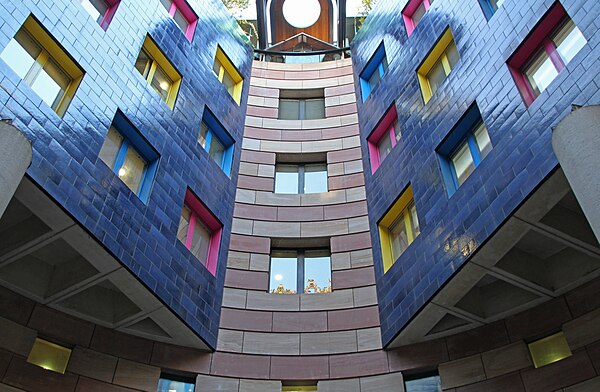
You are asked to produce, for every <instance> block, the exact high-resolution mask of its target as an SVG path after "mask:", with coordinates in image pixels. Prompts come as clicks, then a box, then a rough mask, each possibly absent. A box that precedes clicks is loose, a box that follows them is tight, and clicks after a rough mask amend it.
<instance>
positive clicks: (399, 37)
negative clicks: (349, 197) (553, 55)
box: [352, 0, 600, 345]
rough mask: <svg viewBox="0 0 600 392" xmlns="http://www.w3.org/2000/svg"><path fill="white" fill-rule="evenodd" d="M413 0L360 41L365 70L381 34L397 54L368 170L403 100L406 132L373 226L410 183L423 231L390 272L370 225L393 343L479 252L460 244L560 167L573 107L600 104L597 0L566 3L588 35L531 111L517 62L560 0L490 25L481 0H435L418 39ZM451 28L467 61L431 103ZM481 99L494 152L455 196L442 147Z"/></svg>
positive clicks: (364, 106) (391, 8)
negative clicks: (426, 69) (425, 88)
mask: <svg viewBox="0 0 600 392" xmlns="http://www.w3.org/2000/svg"><path fill="white" fill-rule="evenodd" d="M406 3H407V1H406V0H402V1H396V0H380V2H379V4H378V5H377V7H376V9H375V10H374V11H373V12H372V13H371V14H370V15H369V17H368V18H367V20H366V22H365V24H364V25H363V27H362V29H361V30H360V31H359V34H358V35H357V37H356V38H355V40H354V41H353V43H352V55H353V59H354V71H355V74H360V72H361V71H362V69H363V68H364V66H365V64H366V63H367V61H368V60H369V58H370V57H371V55H372V54H373V52H374V51H375V49H376V48H377V46H378V45H379V43H380V42H381V41H382V40H383V41H384V43H385V50H386V53H387V58H388V62H389V69H388V71H387V73H386V75H385V76H384V77H383V79H382V80H381V81H380V85H379V86H378V88H376V89H375V91H374V92H373V94H372V95H371V97H370V98H369V99H367V101H366V102H364V103H362V102H358V114H359V123H360V128H361V139H362V149H363V157H364V163H365V165H366V166H367V167H368V165H369V160H368V148H367V143H366V138H367V136H368V134H369V133H370V132H371V131H372V130H373V128H374V127H375V125H376V123H377V121H378V120H379V119H380V118H381V117H382V116H383V114H384V112H385V110H386V109H387V108H388V107H389V106H390V105H391V104H392V102H394V101H395V103H396V107H397V109H398V117H399V121H400V124H401V126H402V139H401V141H400V142H399V143H398V145H397V146H396V147H395V148H394V150H393V151H392V152H391V154H390V155H389V156H388V157H387V158H386V159H385V161H384V162H383V163H382V164H381V166H380V167H379V169H378V170H377V171H376V172H375V174H374V175H371V171H370V170H365V176H366V188H367V201H368V206H369V215H370V223H371V227H372V228H376V227H377V222H378V221H379V220H380V219H381V217H382V216H383V215H384V213H385V212H386V210H387V209H388V208H389V207H390V206H391V205H392V203H393V202H394V200H395V199H396V198H397V197H398V196H399V195H400V194H401V192H402V190H403V189H405V188H406V187H407V186H408V184H409V183H410V184H412V187H413V191H414V199H415V204H416V206H417V211H418V216H419V221H420V224H421V230H422V232H421V235H420V236H418V237H417V238H416V240H415V241H414V242H413V243H412V244H411V245H410V246H409V248H408V250H407V251H406V252H404V254H402V255H401V256H400V258H399V259H398V260H397V261H396V263H395V264H394V265H393V267H392V268H391V269H390V270H389V271H388V272H387V273H386V274H385V275H384V274H383V268H382V262H381V249H380V245H379V234H378V233H377V230H371V236H372V242H373V253H374V257H375V269H376V276H377V292H378V298H379V307H380V315H381V328H382V336H383V343H384V345H387V344H389V343H390V342H391V340H392V339H393V338H394V337H395V336H396V335H397V334H398V333H399V332H400V331H401V330H402V328H403V327H404V326H405V325H406V324H407V322H408V321H409V320H411V318H412V317H414V316H415V315H416V313H417V312H418V311H419V309H420V308H422V307H423V306H424V305H425V304H426V303H427V302H428V301H429V300H430V299H431V298H432V296H433V295H434V293H435V292H436V291H437V290H438V289H439V288H440V287H442V286H443V285H444V283H446V282H447V281H448V279H450V277H451V276H452V275H453V274H454V273H455V272H456V271H457V270H458V269H459V268H460V267H461V265H463V264H464V262H465V261H466V260H467V259H468V257H470V255H471V254H472V252H471V253H469V252H467V253H468V254H467V256H465V255H463V253H462V252H461V248H463V246H464V245H467V244H468V243H469V241H471V240H473V243H474V244H475V245H476V247H479V246H481V245H482V244H483V243H484V242H485V241H486V239H488V238H489V237H490V235H491V234H492V233H493V232H494V231H495V230H496V229H497V228H498V227H499V225H500V224H501V223H502V222H503V221H504V220H505V219H506V218H507V217H508V216H509V215H510V213H511V212H512V211H514V210H515V208H516V207H517V206H519V204H520V203H522V202H523V200H524V199H525V198H526V197H527V196H528V195H529V194H530V193H531V192H532V191H533V190H534V189H535V188H536V187H537V186H538V185H539V184H540V183H541V182H542V181H543V180H544V179H545V178H546V177H547V176H548V175H549V174H550V173H552V172H553V170H555V169H556V167H557V165H558V162H557V159H556V157H555V155H554V153H553V151H552V147H551V128H552V126H553V125H555V124H557V123H558V122H559V121H560V119H561V118H563V117H564V116H565V115H566V114H567V113H568V112H569V111H570V110H571V104H577V105H590V104H598V103H600V90H599V86H600V66H599V60H598V59H599V57H600V46H599V45H598V44H599V42H600V33H599V32H598V28H599V27H600V7H598V2H597V1H589V0H563V1H561V3H562V4H563V6H564V8H565V9H566V11H567V13H568V14H569V16H570V17H571V19H572V20H573V21H574V22H575V24H576V25H577V26H578V27H579V29H580V30H581V31H582V32H583V35H584V36H585V37H586V39H587V40H588V44H587V45H586V46H585V47H584V48H583V49H582V50H581V51H580V52H579V54H577V56H576V57H575V58H574V59H573V60H572V61H571V63H569V64H568V66H567V67H566V69H565V70H564V71H563V72H562V73H561V74H560V75H559V76H558V77H557V78H556V79H555V80H554V82H553V83H552V84H551V86H550V87H549V88H548V89H547V90H546V91H544V93H542V95H541V96H540V97H538V98H537V99H536V101H535V102H534V103H533V104H532V105H531V106H530V107H529V108H527V107H526V106H525V104H524V103H523V100H522V99H521V96H520V94H519V92H518V90H517V87H516V85H515V83H514V81H513V78H512V77H511V75H510V73H509V70H508V67H507V66H506V60H507V59H508V58H509V56H510V55H511V54H512V53H513V52H514V51H515V49H516V48H517V47H518V46H519V44H520V43H521V42H522V41H523V39H524V38H525V37H526V36H527V34H528V33H529V31H531V29H532V28H533V27H534V26H535V24H536V23H537V22H538V21H539V20H540V18H541V17H542V16H543V14H544V13H545V12H546V11H547V10H548V9H549V8H550V6H551V5H552V4H553V1H550V0H532V1H527V2H523V1H519V0H506V1H505V2H504V3H503V5H502V6H501V7H500V9H499V10H498V11H497V12H496V14H495V15H494V16H493V17H492V18H491V20H490V21H489V22H488V21H487V20H486V18H485V16H484V14H483V12H482V10H481V8H480V6H479V3H478V1H477V0H436V1H435V2H434V3H433V5H432V7H431V8H430V9H429V11H428V12H427V13H426V15H425V16H424V18H423V19H422V21H421V22H420V24H419V25H418V26H417V27H416V29H415V31H414V32H413V34H411V36H410V38H408V37H407V34H406V29H405V26H404V22H403V20H402V16H401V14H400V12H401V11H402V9H403V8H404V6H405V5H406ZM448 26H450V28H451V30H452V34H453V35H454V39H455V42H456V45H457V47H458V51H459V53H460V60H459V62H458V64H457V65H456V67H455V68H454V69H453V70H452V72H451V73H450V75H449V77H448V78H447V79H446V81H445V82H444V83H443V84H442V86H441V87H440V88H439V90H438V91H437V92H436V93H435V94H434V96H433V98H432V99H431V100H430V101H429V102H428V103H427V104H426V105H425V104H424V103H423V98H422V95H421V92H420V90H419V84H418V80H417V75H416V70H417V68H418V67H419V65H420V64H421V62H422V61H423V59H424V58H425V56H426V55H427V53H428V52H429V51H430V50H431V48H432V47H433V45H434V44H435V42H436V40H437V39H438V38H439V37H440V36H441V34H442V33H443V32H444V30H445V29H446V27H448ZM356 80H357V81H358V78H357V79H356ZM355 84H356V88H357V92H358V91H359V85H358V82H355ZM359 101H360V100H359ZM474 101H475V102H477V105H478V106H479V108H480V110H481V114H482V117H483V121H484V122H485V124H486V126H487V128H488V131H489V134H490V137H491V140H492V144H493V147H494V149H493V150H492V152H491V153H490V155H489V156H488V157H487V158H486V159H485V160H484V161H483V162H482V164H481V165H480V166H479V167H478V168H477V169H476V171H475V172H474V174H472V175H471V176H470V177H469V178H468V179H467V181H466V182H465V183H464V184H463V185H462V186H461V187H460V188H459V189H458V191H457V192H456V193H455V194H454V195H453V196H452V197H451V198H450V199H449V198H448V196H447V193H446V190H445V188H444V186H445V185H444V181H443V179H442V175H441V169H440V166H439V161H438V159H437V156H436V153H435V149H436V147H437V146H438V145H439V144H440V143H441V141H442V140H443V139H444V137H445V136H446V135H447V134H448V133H449V131H450V130H451V129H452V127H453V126H454V124H455V123H456V122H457V121H458V119H459V118H460V117H461V115H462V114H463V113H464V112H465V111H466V110H467V109H468V108H469V106H470V105H471V104H472V103H473V102H474Z"/></svg>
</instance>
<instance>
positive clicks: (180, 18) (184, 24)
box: [173, 9, 190, 33]
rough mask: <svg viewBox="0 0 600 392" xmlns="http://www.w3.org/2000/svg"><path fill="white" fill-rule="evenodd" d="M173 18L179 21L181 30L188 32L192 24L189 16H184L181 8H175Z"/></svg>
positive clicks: (176, 21) (178, 24)
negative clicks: (188, 18)
mask: <svg viewBox="0 0 600 392" xmlns="http://www.w3.org/2000/svg"><path fill="white" fill-rule="evenodd" d="M173 20H174V21H175V23H177V26H179V28H180V29H181V31H183V32H184V33H185V32H187V29H188V27H189V26H190V24H189V22H188V20H187V18H186V17H185V16H183V14H182V13H181V11H179V9H176V10H175V15H173Z"/></svg>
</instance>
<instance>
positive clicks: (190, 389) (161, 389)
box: [157, 378, 194, 392]
mask: <svg viewBox="0 0 600 392" xmlns="http://www.w3.org/2000/svg"><path fill="white" fill-rule="evenodd" d="M157 392H194V384H192V383H185V382H181V381H173V380H168V379H164V378H161V379H160V380H158V390H157Z"/></svg>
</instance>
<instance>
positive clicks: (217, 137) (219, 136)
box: [198, 108, 234, 176]
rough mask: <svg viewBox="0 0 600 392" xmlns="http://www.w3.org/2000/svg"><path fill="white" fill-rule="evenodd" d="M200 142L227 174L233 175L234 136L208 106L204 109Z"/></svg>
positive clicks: (199, 135) (199, 134) (199, 136)
mask: <svg viewBox="0 0 600 392" xmlns="http://www.w3.org/2000/svg"><path fill="white" fill-rule="evenodd" d="M198 144H200V146H201V147H202V148H203V149H204V150H205V151H206V152H207V153H208V155H210V157H211V158H212V159H213V161H215V162H216V164H217V165H219V167H220V168H221V169H222V170H223V172H224V173H225V174H226V175H227V176H231V163H232V161H233V145H234V141H233V138H232V137H231V136H230V135H229V133H227V131H226V130H225V128H223V126H222V125H221V123H219V121H218V120H217V119H216V117H215V116H214V114H212V113H211V111H210V110H208V108H207V109H206V110H204V115H203V116H202V122H201V124H200V132H199V133H198Z"/></svg>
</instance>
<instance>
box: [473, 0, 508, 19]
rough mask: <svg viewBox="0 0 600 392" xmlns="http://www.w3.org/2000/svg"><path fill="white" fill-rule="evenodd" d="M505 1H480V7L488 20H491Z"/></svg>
mask: <svg viewBox="0 0 600 392" xmlns="http://www.w3.org/2000/svg"><path fill="white" fill-rule="evenodd" d="M503 3H504V0H479V5H480V6H481V9H482V10H483V14H484V15H485V17H486V19H487V20H490V19H491V18H492V16H493V15H494V14H495V13H496V11H498V8H500V7H501V6H502V4H503Z"/></svg>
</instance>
